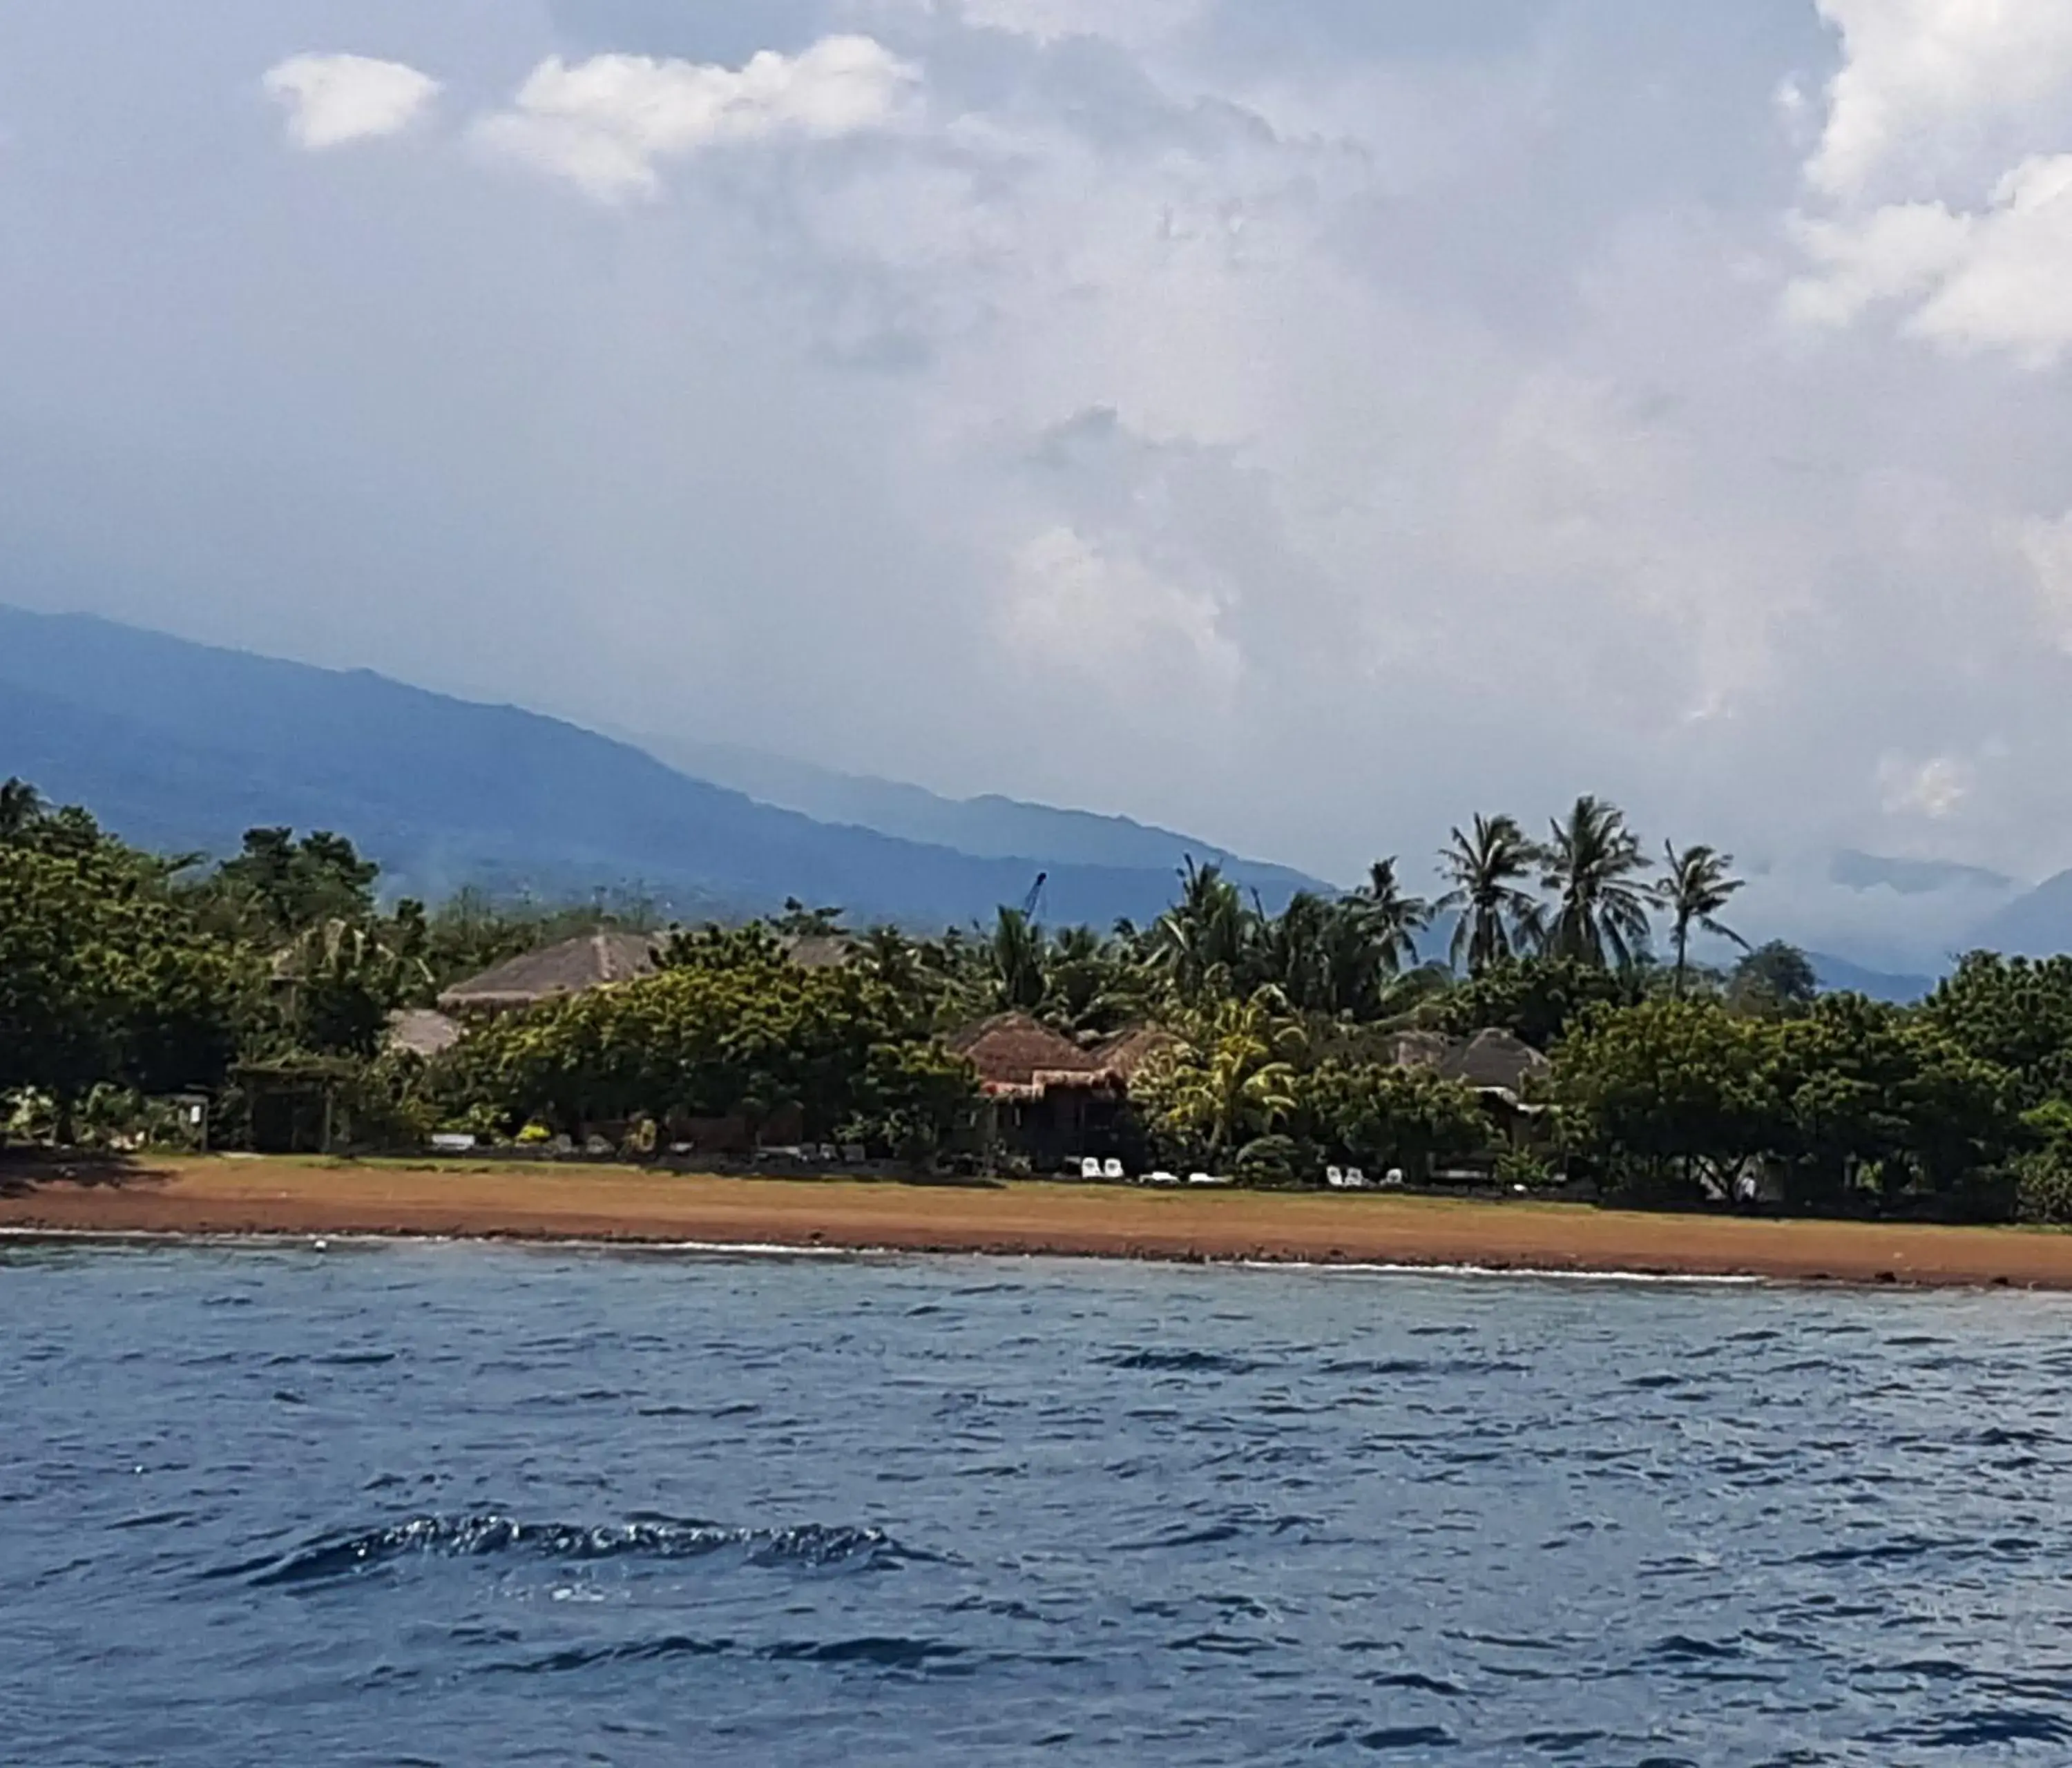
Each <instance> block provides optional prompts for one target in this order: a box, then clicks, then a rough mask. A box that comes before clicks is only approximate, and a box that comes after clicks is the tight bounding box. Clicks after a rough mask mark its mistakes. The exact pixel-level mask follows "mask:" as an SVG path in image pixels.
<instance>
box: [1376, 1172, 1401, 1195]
mask: <svg viewBox="0 0 2072 1768" xmlns="http://www.w3.org/2000/svg"><path fill="white" fill-rule="evenodd" d="M1381 1184H1382V1189H1383V1190H1390V1191H1400V1190H1402V1189H1403V1169H1402V1168H1401V1167H1400V1166H1392V1167H1390V1168H1389V1170H1388V1171H1387V1174H1385V1175H1384V1176H1383V1178H1382V1181H1381Z"/></svg>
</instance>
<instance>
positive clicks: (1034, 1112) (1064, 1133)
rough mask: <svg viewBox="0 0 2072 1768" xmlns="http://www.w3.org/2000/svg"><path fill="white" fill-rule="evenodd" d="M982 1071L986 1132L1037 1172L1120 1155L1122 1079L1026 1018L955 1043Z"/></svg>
mask: <svg viewBox="0 0 2072 1768" xmlns="http://www.w3.org/2000/svg"><path fill="white" fill-rule="evenodd" d="M949 1047H950V1049H951V1051H952V1053H953V1054H955V1055H960V1056H962V1057H963V1058H964V1060H965V1061H967V1062H968V1063H970V1064H971V1065H972V1068H973V1069H975V1070H976V1071H977V1075H978V1083H979V1091H980V1093H981V1094H982V1095H983V1096H984V1099H985V1106H984V1110H983V1113H982V1116H981V1120H980V1131H981V1133H982V1135H983V1137H984V1138H985V1141H986V1142H987V1143H988V1144H989V1145H994V1146H998V1147H1002V1148H1005V1149H1011V1150H1012V1151H1013V1153H1016V1154H1018V1155H1020V1156H1022V1157H1024V1158H1026V1160H1028V1161H1029V1162H1030V1164H1031V1166H1034V1167H1036V1168H1037V1169H1038V1170H1042V1169H1043V1168H1046V1167H1048V1168H1054V1167H1055V1166H1057V1165H1058V1164H1059V1162H1063V1161H1064V1160H1066V1159H1068V1158H1077V1157H1081V1156H1083V1155H1087V1154H1105V1153H1112V1152H1113V1151H1114V1148H1115V1137H1116V1120H1117V1118H1118V1116H1119V1115H1120V1112H1121V1108H1122V1100H1123V1095H1124V1092H1125V1090H1126V1089H1125V1087H1124V1083H1123V1079H1122V1077H1121V1076H1120V1075H1118V1074H1116V1072H1115V1071H1114V1070H1112V1069H1111V1068H1109V1067H1106V1066H1104V1064H1103V1063H1102V1062H1101V1061H1100V1058H1099V1057H1098V1056H1097V1055H1089V1054H1088V1053H1087V1051H1083V1050H1082V1049H1081V1048H1080V1047H1079V1046H1078V1045H1077V1044H1075V1043H1074V1042H1072V1041H1071V1038H1067V1037H1063V1036H1062V1035H1060V1034H1059V1033H1057V1032H1055V1031H1053V1030H1051V1029H1050V1027H1049V1026H1046V1025H1042V1024H1039V1023H1038V1022H1037V1021H1035V1020H1034V1019H1032V1018H1030V1017H1029V1015H1028V1014H1026V1013H1002V1014H995V1015H994V1016H993V1018H990V1019H981V1020H980V1021H979V1022H978V1023H977V1024H976V1025H973V1026H966V1027H965V1028H964V1030H962V1031H960V1032H958V1033H957V1034H956V1035H955V1036H954V1037H952V1038H950V1039H949Z"/></svg>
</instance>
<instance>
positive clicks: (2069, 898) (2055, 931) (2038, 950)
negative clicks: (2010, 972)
mask: <svg viewBox="0 0 2072 1768" xmlns="http://www.w3.org/2000/svg"><path fill="white" fill-rule="evenodd" d="M1964 943H1965V944H1967V945H1968V946H1970V947H1971V948H1974V949H1977V948H1984V949H1986V950H1988V951H1992V952H2007V953H2008V954H2009V955H2010V956H2014V955H2020V956H2024V957H2032V958H2047V957H2053V956H2056V955H2057V954H2058V953H2059V952H2072V872H2060V873H2059V874H2058V875H2057V876H2056V877H2055V878H2045V880H2044V881H2043V882H2041V884H2039V885H2037V886H2036V888H2035V889H2033V890H2027V891H2025V892H2024V893H2023V894H2021V895H2020V896H2017V897H2016V898H2015V899H2014V900H2013V901H2012V903H2008V904H2007V906H2006V907H2004V908H2002V909H2000V910H1999V911H1996V912H1995V913H1994V914H1992V915H1988V916H1987V918H1986V919H1984V921H1982V922H1981V923H1979V925H1978V927H1976V928H1975V929H1974V930H1973V931H1972V933H1971V937H1970V938H1969V939H1968V940H1966V941H1965V942H1964Z"/></svg>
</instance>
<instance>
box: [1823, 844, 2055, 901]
mask: <svg viewBox="0 0 2072 1768" xmlns="http://www.w3.org/2000/svg"><path fill="white" fill-rule="evenodd" d="M1828 876H1829V877H1831V878H1832V879H1833V880H1834V881H1835V882H1836V883H1837V884H1840V885H1844V886H1847V887H1848V889H1850V890H1877V889H1878V888H1880V887H1883V888H1884V889H1886V890H1896V891H1897V892H1898V894H1900V895H1901V896H1929V895H1933V894H1935V893H1936V892H1937V891H1938V890H1975V891H1983V892H1985V893H1988V894H1992V893H1995V892H1998V893H2000V894H2012V892H2014V891H2016V890H2020V889H2021V883H2020V882H2019V881H2018V880H2016V879H2014V878H2009V877H2008V876H2007V875H2006V874H2004V873H2003V872H1992V871H1988V870H1986V869H1985V867H1984V866H1982V865H1959V864H1958V863H1956V862H1955V861H1952V860H1932V859H1892V858H1889V857H1887V856H1886V855H1885V854H1882V853H1861V852H1859V851H1858V850H1857V849H1854V848H1844V849H1843V850H1842V851H1841V852H1840V853H1837V854H1836V855H1835V857H1834V859H1833V861H1831V864H1830V865H1829V868H1828Z"/></svg>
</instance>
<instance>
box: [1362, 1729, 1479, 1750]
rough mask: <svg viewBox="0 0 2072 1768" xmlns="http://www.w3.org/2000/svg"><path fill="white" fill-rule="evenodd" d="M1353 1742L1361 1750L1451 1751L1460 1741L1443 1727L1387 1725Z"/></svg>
mask: <svg viewBox="0 0 2072 1768" xmlns="http://www.w3.org/2000/svg"><path fill="white" fill-rule="evenodd" d="M1353 1741H1354V1742H1355V1743H1356V1744H1358V1745H1359V1746H1360V1748H1361V1749H1375V1750H1381V1749H1452V1748H1453V1747H1454V1745H1456V1744H1457V1743H1458V1742H1459V1741H1460V1740H1459V1739H1458V1738H1457V1737H1455V1736H1454V1735H1453V1733H1452V1732H1450V1731H1449V1730H1447V1729H1446V1728H1445V1726H1444V1725H1387V1726H1384V1727H1383V1728H1382V1729H1380V1730H1379V1731H1363V1732H1362V1733H1359V1735H1358V1736H1357V1737H1355V1738H1354V1739H1353Z"/></svg>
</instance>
